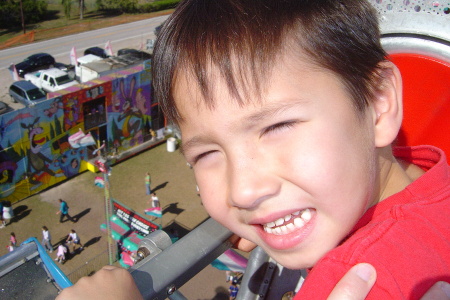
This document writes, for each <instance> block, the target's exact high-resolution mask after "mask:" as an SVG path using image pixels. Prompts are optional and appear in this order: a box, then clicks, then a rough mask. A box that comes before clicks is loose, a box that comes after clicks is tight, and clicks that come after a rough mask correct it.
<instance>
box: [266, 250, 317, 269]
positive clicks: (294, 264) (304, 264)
mask: <svg viewBox="0 0 450 300" xmlns="http://www.w3.org/2000/svg"><path fill="white" fill-rule="evenodd" d="M269 255H270V254H269ZM270 257H271V258H272V259H274V260H275V261H276V262H277V263H279V264H280V265H282V266H283V267H285V268H288V269H291V270H301V269H309V268H312V267H313V266H314V264H315V263H316V262H317V261H318V260H319V259H320V257H319V258H311V259H305V256H304V255H300V254H299V255H298V256H296V255H292V253H283V255H280V254H279V253H274V254H272V255H270Z"/></svg>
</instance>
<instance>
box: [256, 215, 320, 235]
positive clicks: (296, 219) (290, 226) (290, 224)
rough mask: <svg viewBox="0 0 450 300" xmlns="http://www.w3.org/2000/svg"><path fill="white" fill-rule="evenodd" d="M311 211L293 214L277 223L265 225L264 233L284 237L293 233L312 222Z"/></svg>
mask: <svg viewBox="0 0 450 300" xmlns="http://www.w3.org/2000/svg"><path fill="white" fill-rule="evenodd" d="M311 216H312V215H311V209H309V208H307V209H304V210H300V211H297V212H293V213H291V214H289V215H287V216H285V217H284V218H279V219H278V220H276V221H275V222H269V223H267V224H263V225H262V226H263V228H264V231H265V232H267V233H270V234H274V235H283V234H288V233H291V232H293V231H295V230H297V229H299V228H302V227H303V226H305V224H307V223H308V222H309V221H310V220H311Z"/></svg>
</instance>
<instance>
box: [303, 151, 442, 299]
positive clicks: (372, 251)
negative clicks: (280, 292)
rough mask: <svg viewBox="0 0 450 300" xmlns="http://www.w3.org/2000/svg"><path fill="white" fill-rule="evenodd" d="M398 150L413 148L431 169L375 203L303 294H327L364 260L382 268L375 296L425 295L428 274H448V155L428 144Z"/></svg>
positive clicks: (325, 260)
mask: <svg viewBox="0 0 450 300" xmlns="http://www.w3.org/2000/svg"><path fill="white" fill-rule="evenodd" d="M417 151H419V152H424V151H425V152H424V153H425V155H416V154H417ZM430 151H431V153H430ZM394 152H405V153H406V152H409V153H410V154H411V153H413V155H412V156H411V157H413V158H414V160H415V164H416V165H419V166H421V167H422V168H425V169H427V168H428V170H427V172H426V173H425V174H424V175H422V176H421V177H420V178H419V179H417V180H416V181H414V182H413V183H412V184H411V185H410V186H408V187H407V188H406V189H405V190H403V191H401V192H399V193H397V194H395V195H393V196H391V197H389V198H387V199H385V200H383V201H382V202H380V203H379V204H377V205H375V206H373V207H372V208H370V209H369V210H368V211H367V212H366V213H365V214H364V216H363V217H362V218H361V220H360V221H359V223H358V224H357V225H356V227H355V230H354V231H353V233H352V234H351V236H350V237H349V238H348V239H347V240H345V241H344V242H343V243H342V244H341V245H340V246H339V247H337V248H335V249H333V250H332V251H330V252H329V253H327V254H326V255H325V256H324V257H323V258H322V259H321V260H320V261H319V262H318V263H317V264H316V265H315V266H314V268H313V270H312V271H311V272H310V274H309V275H308V277H307V280H306V282H305V289H303V291H302V292H301V293H300V294H301V295H302V296H303V297H305V299H308V296H311V297H313V296H314V297H315V296H317V293H320V294H321V293H322V292H323V293H324V294H323V295H324V297H325V298H326V295H328V294H327V293H330V292H331V290H332V288H333V287H334V285H335V284H336V283H337V282H338V281H339V279H340V278H341V277H342V276H343V275H344V273H345V272H346V271H348V269H349V268H350V267H352V266H353V265H355V264H357V263H359V262H368V263H371V264H372V265H373V266H374V267H375V268H376V270H377V274H378V276H377V278H378V279H377V283H376V286H375V288H374V289H373V290H372V292H371V294H369V295H373V296H371V297H369V299H384V298H389V299H398V298H408V299H409V298H411V296H412V295H423V293H425V291H426V289H428V288H429V287H430V286H428V285H427V283H426V280H425V278H438V277H439V278H440V277H442V276H448V270H449V269H450V256H449V255H448V253H450V245H449V243H448V240H450V229H449V227H448V217H447V216H448V215H449V213H450V184H449V180H450V179H449V176H450V167H449V166H448V164H447V162H446V160H445V154H443V152H439V151H438V150H436V149H433V148H423V147H416V148H410V149H408V148H405V149H396V150H395V151H394ZM414 152H416V153H415V154H414ZM397 154H398V153H397ZM408 155H409V154H408ZM431 156H435V157H434V163H429V162H425V161H426V160H427V159H429V158H430V157H431ZM420 157H422V158H420ZM419 158H420V159H419ZM420 160H422V161H423V162H425V164H427V165H428V167H424V166H423V163H422V162H420ZM310 291H311V292H312V291H315V292H312V293H311V294H310ZM319 298H320V297H319ZM413 298H414V297H413Z"/></svg>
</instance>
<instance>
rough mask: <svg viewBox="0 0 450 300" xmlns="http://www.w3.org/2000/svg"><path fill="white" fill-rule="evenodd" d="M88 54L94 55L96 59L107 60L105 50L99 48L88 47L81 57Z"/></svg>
mask: <svg viewBox="0 0 450 300" xmlns="http://www.w3.org/2000/svg"><path fill="white" fill-rule="evenodd" d="M88 54H94V55H96V56H98V57H101V58H108V57H109V55H108V54H107V53H106V51H105V49H103V48H100V47H90V48H87V49H86V50H84V54H83V55H88Z"/></svg>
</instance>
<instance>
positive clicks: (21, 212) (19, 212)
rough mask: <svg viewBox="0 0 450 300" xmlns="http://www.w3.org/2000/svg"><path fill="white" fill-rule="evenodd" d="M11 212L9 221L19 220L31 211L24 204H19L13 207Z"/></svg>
mask: <svg viewBox="0 0 450 300" xmlns="http://www.w3.org/2000/svg"><path fill="white" fill-rule="evenodd" d="M13 212H14V217H12V219H10V220H9V222H10V223H14V222H19V221H20V220H22V219H23V218H25V217H26V216H28V215H29V214H30V213H31V209H28V206H26V205H19V206H17V207H16V208H14V210H13Z"/></svg>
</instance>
